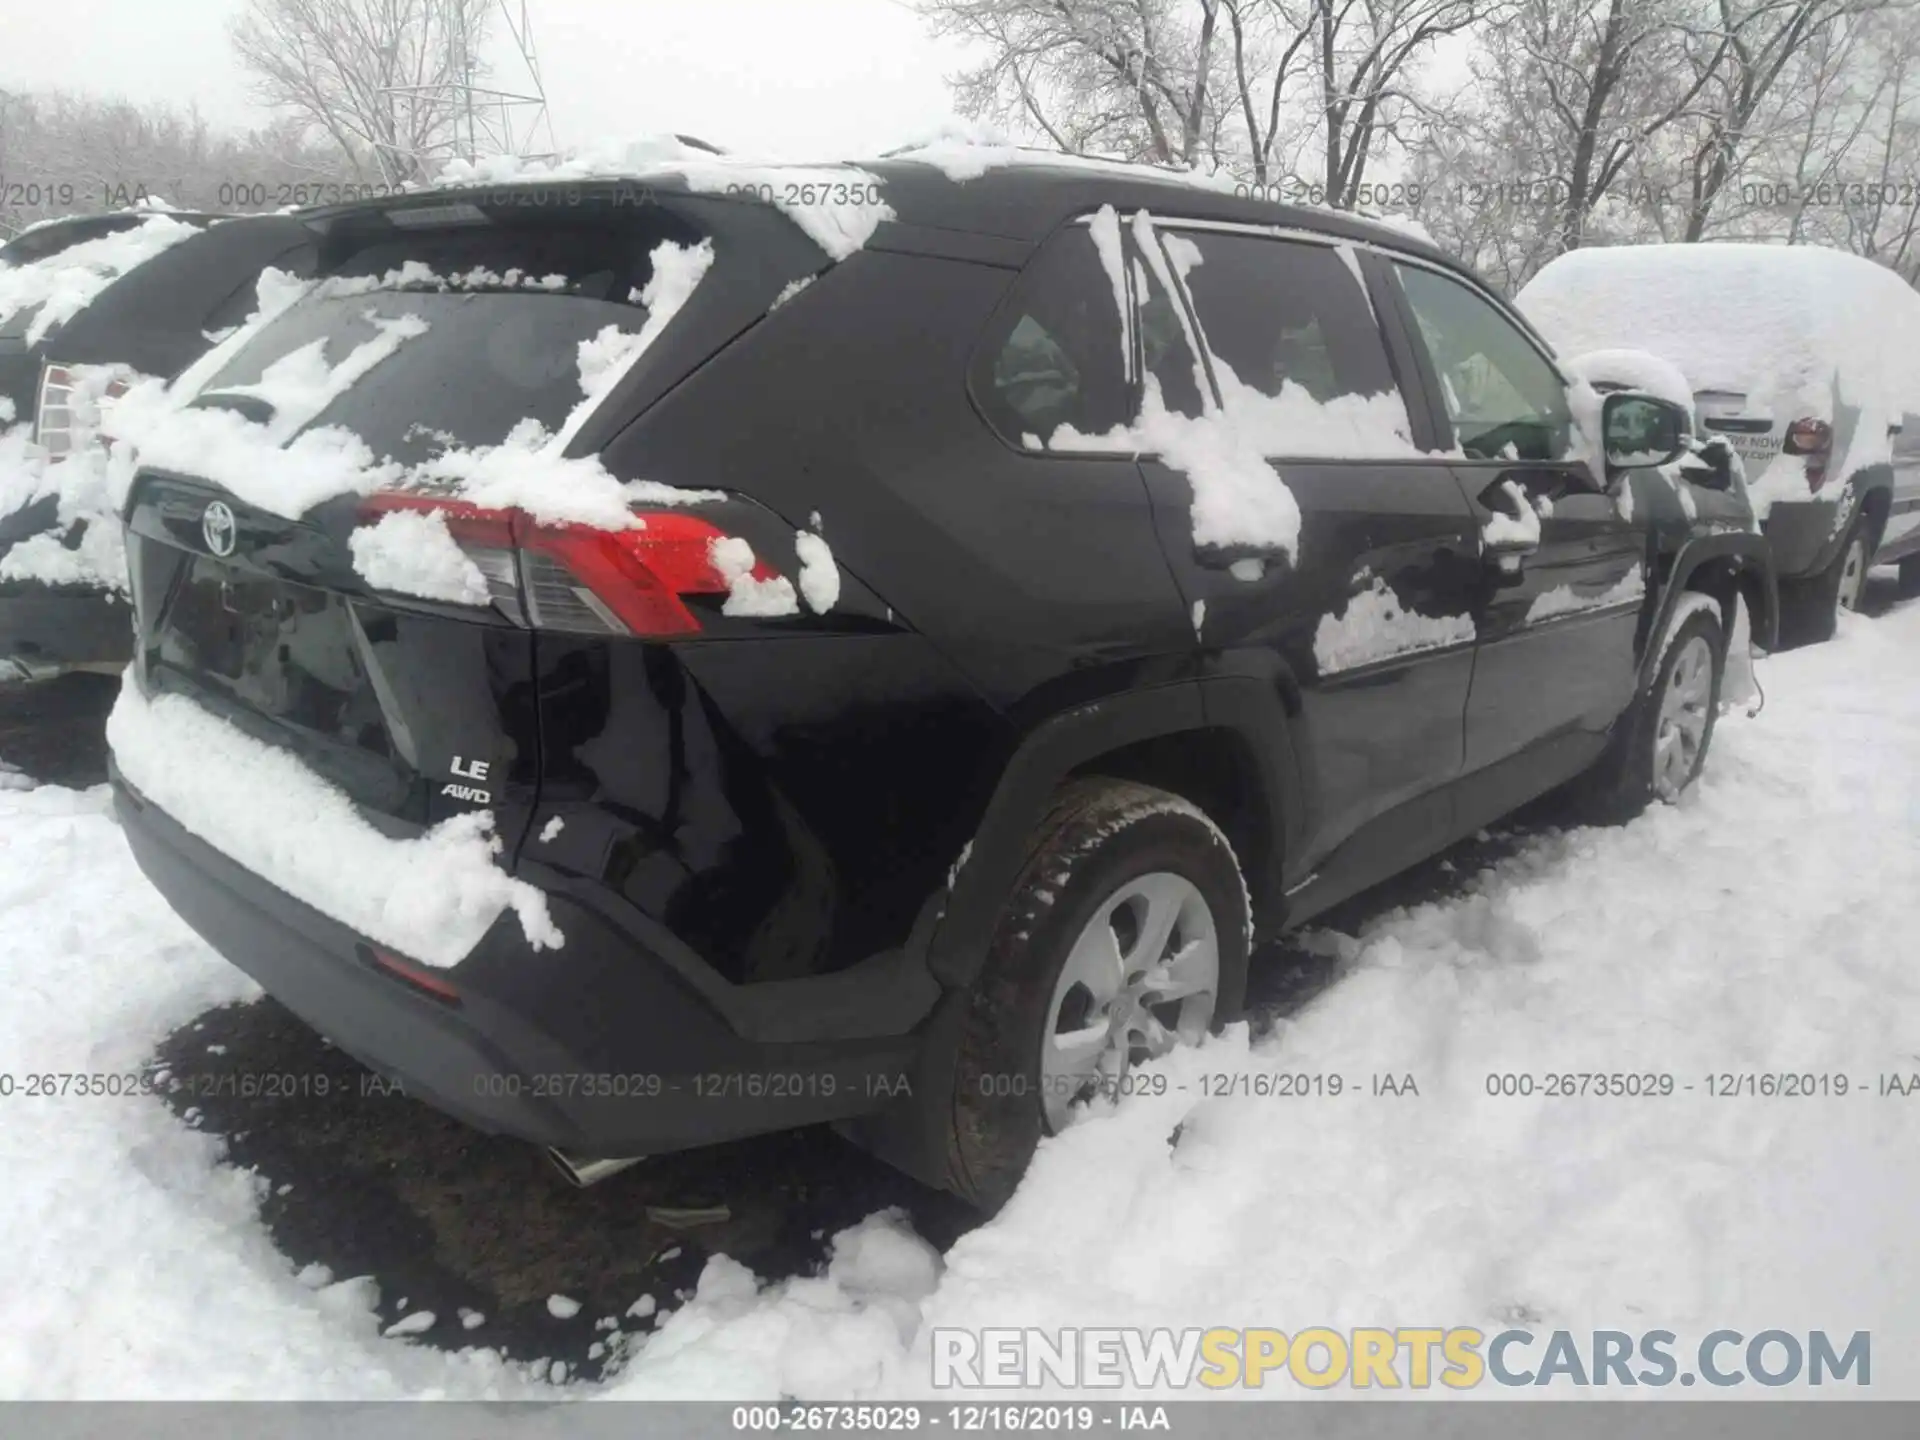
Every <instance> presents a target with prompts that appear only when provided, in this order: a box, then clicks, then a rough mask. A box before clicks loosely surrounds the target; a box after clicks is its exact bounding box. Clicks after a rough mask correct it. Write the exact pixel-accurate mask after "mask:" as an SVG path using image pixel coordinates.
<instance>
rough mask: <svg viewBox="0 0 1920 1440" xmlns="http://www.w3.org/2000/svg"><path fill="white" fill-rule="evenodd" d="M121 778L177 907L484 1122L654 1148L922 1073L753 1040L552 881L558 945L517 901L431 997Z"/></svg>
mask: <svg viewBox="0 0 1920 1440" xmlns="http://www.w3.org/2000/svg"><path fill="white" fill-rule="evenodd" d="M113 785H114V802H115V808H116V810H117V811H118V813H119V816H120V821H121V824H122V827H123V828H124V830H125V833H126V836H127V841H128V844H129V845H130V846H131V847H132V850H133V854H134V858H135V859H136V860H137V861H138V862H139V865H140V868H141V869H142V870H143V871H144V872H145V873H146V875H147V878H148V879H149V880H150V881H151V882H152V883H153V884H154V886H155V887H156V888H157V889H158V890H159V891H160V893H161V894H162V895H163V896H165V897H166V899H167V902H168V903H169V904H170V905H171V906H172V907H173V908H174V910H175V911H176V912H178V914H179V915H180V916H181V918H182V919H184V920H185V921H186V922H187V923H188V924H189V925H191V926H192V927H193V928H194V929H195V930H196V931H198V932H199V933H200V935H201V936H202V937H203V938H205V939H206V940H207V942H208V943H209V944H211V945H212V946H213V947H214V948H215V949H216V950H218V951H219V952H220V953H221V954H222V955H223V956H225V957H226V958H227V959H228V960H229V961H230V962H232V963H233V964H235V965H237V966H238V967H239V968H240V969H242V970H244V971H245V972H246V973H247V974H249V975H251V976H252V977H253V978H254V979H255V980H257V981H258V982H259V983H260V984H261V986H263V987H264V988H265V989H266V991H267V992H268V993H269V994H271V995H272V996H273V997H274V998H275V999H277V1000H279V1001H280V1002H281V1003H282V1004H284V1005H285V1006H286V1007H287V1008H288V1009H290V1010H292V1011H293V1012H294V1013H295V1014H297V1015H299V1016H300V1017H301V1018H302V1019H303V1020H305V1021H306V1022H307V1023H308V1024H309V1025H311V1026H313V1027H314V1029H316V1030H318V1031H319V1032H320V1033H321V1034H322V1035H324V1036H326V1037H327V1038H328V1039H329V1040H331V1041H332V1042H333V1043H334V1044H336V1045H338V1046H339V1047H340V1048H341V1049H343V1050H345V1051H346V1052H347V1053H349V1054H350V1055H353V1056H354V1057H355V1058H356V1059H358V1060H360V1061H361V1062H362V1063H364V1064H366V1065H367V1066H369V1067H370V1068H371V1069H373V1070H376V1071H378V1072H380V1073H381V1074H382V1075H385V1076H387V1077H388V1078H389V1079H393V1080H397V1081H399V1082H400V1084H401V1086H402V1088H403V1089H404V1090H405V1091H406V1093H408V1094H410V1095H412V1096H414V1097H415V1098H417V1099H421V1100H424V1101H425V1102H426V1103H428V1104H429V1105H432V1106H433V1107H434V1108H436V1109H438V1110H442V1111H444V1112H446V1113H447V1114H449V1115H452V1116H454V1117H455V1118H456V1119H459V1120H461V1121H464V1122H465V1123H467V1124H469V1125H472V1126H473V1127H475V1128H476V1129H480V1130H484V1131H488V1132H491V1133H497V1134H505V1135H511V1136H515V1137H517V1138H519V1139H522V1140H527V1141H530V1142H532V1143H534V1144H539V1145H552V1146H557V1147H560V1148H564V1149H567V1150H570V1151H574V1152H578V1153H581V1154H587V1155H609V1156H612V1155H622V1156H624V1155H644V1154H654V1153H659V1152H662V1151H668V1150H679V1149H686V1148H689V1147H692V1146H697V1145H704V1144H710V1143H713V1142H715V1141H721V1140H729V1139H736V1138H740V1137H743V1136H747V1135H755V1134H763V1133H766V1132H769V1131H774V1130H784V1129H791V1128H794V1127H797V1126H802V1125H810V1124H817V1123H821V1122H826V1121H835V1120H846V1119H851V1118H854V1117H856V1116H860V1115H865V1114H869V1113H872V1112H874V1111H876V1110H878V1109H880V1108H882V1107H883V1106H884V1105H885V1104H886V1102H887V1099H888V1097H889V1096H890V1095H893V1094H897V1093H898V1089H899V1077H900V1076H902V1075H904V1074H906V1073H908V1072H910V1071H911V1070H912V1068H913V1062H914V1058H915V1056H916V1054H917V1051H918V1042H917V1040H916V1039H915V1037H913V1036H906V1035H903V1036H897V1037H888V1038H877V1039H861V1040H836V1041H818V1042H808V1043H801V1044H794V1043H766V1042H754V1041H749V1040H747V1039H744V1038H742V1037H741V1036H740V1035H738V1034H737V1033H735V1032H734V1031H733V1030H732V1029H731V1028H730V1027H729V1026H728V1024H727V1022H726V1021H725V1019H724V1018H723V1017H722V1016H721V1015H720V1014H719V1013H718V1011H717V1010H716V1009H715V1008H714V1007H713V1006H712V1005H710V1004H708V1003H707V1002H706V1001H705V1000H704V999H703V998H701V997H700V996H699V995H697V994H696V993H694V991H693V990H692V989H690V988H689V987H688V986H687V985H686V984H684V982H682V981H681V980H680V979H679V978H678V977H677V976H675V974H674V973H673V972H672V970H671V968H670V967H669V966H668V965H666V964H665V963H664V962H662V961H661V960H660V959H659V958H658V957H656V956H654V955H651V954H649V953H647V952H646V951H645V950H644V949H643V948H640V947H638V946H636V945H635V943H634V942H633V941H632V940H631V939H630V938H627V937H624V936H622V935H620V934H619V933H617V932H616V931H615V930H614V929H613V928H612V927H611V926H609V925H608V924H607V923H606V922H605V921H604V920H603V919H601V918H600V917H599V916H597V915H596V914H595V913H594V912H593V911H592V910H590V909H589V908H587V907H586V906H584V905H582V904H580V903H578V902H577V901H574V900H572V899H569V898H568V897H565V896H562V895H558V894H551V893H550V894H549V897H548V901H549V906H550V909H551V911H552V914H553V918H554V920H555V922H556V923H557V924H558V925H559V927H560V929H561V931H562V932H563V933H564V934H565V936H566V943H565V945H564V946H562V947H561V948H560V949H558V950H545V951H539V952H536V951H534V950H533V949H532V948H531V947H530V946H529V945H528V944H527V942H526V939H525V937H524V936H523V935H522V934H521V932H520V927H519V923H518V921H517V920H516V919H515V918H514V917H513V915H512V913H511V912H508V913H507V914H505V915H503V916H502V917H501V920H500V921H499V922H497V923H496V924H495V925H494V927H493V928H492V929H491V930H489V931H488V932H487V934H486V936H485V937H484V938H483V939H482V940H481V942H480V944H479V945H478V946H477V947H475V949H474V951H473V953H472V954H471V955H469V956H468V958H467V959H466V960H465V961H463V962H462V963H461V964H460V965H458V966H456V967H454V968H453V969H451V970H445V971H436V972H432V973H433V974H434V976H435V978H437V979H443V980H445V981H447V982H448V983H450V984H452V985H453V986H455V987H456V988H457V989H458V991H459V993H460V998H459V1001H458V1003H451V1002H448V1001H445V1000H440V999H435V998H432V997H430V996H428V995H427V994H425V993H423V992H422V991H419V990H417V989H415V988H414V987H413V986H411V985H409V984H408V983H406V982H405V981H403V980H400V979H397V978H395V977H393V976H392V975H390V974H389V973H388V972H386V971H384V970H382V969H380V968H378V967H377V966H376V965H375V964H374V963H373V960H372V957H371V952H370V949H369V946H368V944H367V942H366V941H365V940H364V939H363V938H362V937H360V936H358V935H356V934H354V933H353V932H352V931H351V930H348V929H347V928H346V927H345V926H342V925H340V924H339V923H338V922H336V921H334V920H332V919H329V918H328V917H327V916H325V915H323V914H321V913H320V912H319V911H317V910H314V909H312V908H311V907H310V906H307V905H305V904H302V903H301V902H300V901H298V900H295V899H293V898H292V897H291V896H288V895H287V894H285V893H284V892H282V891H280V890H279V889H277V888H276V887H274V886H273V885H271V884H269V883H268V882H267V881H265V880H262V879H261V878H259V877H258V876H256V875H254V874H253V873H252V872H250V871H248V870H246V869H245V868H244V867H242V866H240V865H238V864H236V863H235V862H234V861H232V860H230V859H228V858H227V857H226V856H225V855H223V854H221V853H220V852H219V851H217V850H215V849H214V848H213V847H211V846H209V845H208V844H206V843H205V842H204V841H202V840H200V839H199V838H197V837H196V836H194V835H192V834H190V833H188V832H187V831H186V830H185V829H183V828H182V827H181V826H180V825H179V824H178V823H177V822H175V821H174V820H173V819H172V818H171V817H170V816H168V815H166V814H165V813H164V812H162V811H161V810H160V809H159V808H158V807H156V806H154V805H152V804H150V803H148V802H146V801H145V800H144V799H142V798H141V797H140V796H139V795H138V794H137V793H136V792H135V791H134V790H133V789H132V787H130V786H129V785H128V784H127V783H126V782H125V781H124V779H122V777H121V776H120V775H119V774H118V772H117V771H115V772H114V774H113Z"/></svg>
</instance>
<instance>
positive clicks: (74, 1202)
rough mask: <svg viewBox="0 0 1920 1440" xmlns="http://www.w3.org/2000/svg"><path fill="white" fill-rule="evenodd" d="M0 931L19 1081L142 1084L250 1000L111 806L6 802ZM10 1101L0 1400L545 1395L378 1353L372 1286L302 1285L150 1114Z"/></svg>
mask: <svg viewBox="0 0 1920 1440" xmlns="http://www.w3.org/2000/svg"><path fill="white" fill-rule="evenodd" d="M0 929H3V930H4V931H5V933H6V936H7V945H6V953H5V958H4V961H0V963H3V964H4V966H5V974H6V985H7V993H8V1002H7V1004H6V1005H5V1006H4V1007H0V1052H4V1053H5V1054H6V1055H7V1057H8V1066H9V1071H10V1073H13V1074H15V1076H16V1085H19V1081H18V1078H17V1077H19V1076H22V1075H26V1074H40V1075H47V1076H60V1075H71V1076H73V1077H75V1079H76V1080H78V1079H80V1078H82V1077H85V1076H88V1075H101V1076H106V1077H117V1079H118V1081H119V1082H120V1084H121V1085H122V1086H124V1085H125V1082H126V1081H127V1080H128V1079H129V1078H131V1079H132V1081H133V1082H134V1083H133V1086H131V1087H127V1088H137V1084H138V1077H139V1074H140V1072H141V1071H142V1069H143V1068H144V1067H145V1065H146V1064H147V1062H148V1060H149V1059H150V1057H151V1056H152V1054H153V1047H154V1046H155V1045H156V1044H157V1043H159V1042H160V1041H161V1040H162V1039H163V1038H165V1036H166V1035H167V1033H168V1032H169V1031H171V1030H173V1029H174V1028H175V1027H176V1026H179V1025H183V1024H186V1023H187V1022H189V1021H190V1020H192V1019H193V1018H194V1017H195V1016H196V1015H198V1014H199V1013H200V1012H202V1011H204V1010H206V1009H208V1008H209V1007H211V1006H215V1005H222V1004H228V1003H231V1002H233V1001H237V1000H244V999H247V998H249V997H251V996H255V995H258V993H259V991H258V988H257V987H256V986H255V985H254V984H253V983H252V982H251V981H250V980H248V979H247V978H246V977H245V976H244V975H242V974H241V973H240V971H238V970H236V969H234V968H233V967H232V966H231V965H229V964H227V963H226V962H225V961H224V960H222V959H221V958H220V957H219V956H218V955H216V954H214V953H213V951H212V950H210V949H208V948H207V946H206V945H205V944H203V943H202V942H201V941H200V939H199V938H198V937H197V936H196V935H194V933H193V932H192V931H191V930H189V929H188V928H187V926H186V925H185V924H184V923H182V922H181V921H180V920H179V919H177V918H176V917H175V916H174V914H173V912H172V911H171V910H169V909H168V908H167V905H166V902H165V901H163V900H162V899H161V898H160V897H159V895H158V894H156V893H155V892H154V890H153V889H152V887H151V886H149V885H148V884H147V883H146V881H145V879H144V878H143V877H142V876H141V874H140V871H139V870H138V868H137V867H136V866H135V865H134V863H133V856H132V855H131V854H130V853H129V852H128V850H127V845H126V841H125V839H124V838H123V837H122V835H121V832H120V829H119V827H118V826H117V825H115V824H114V821H113V816H112V814H111V812H110V809H109V802H108V796H107V792H106V790H105V789H104V788H101V789H96V790H91V791H87V792H85V793H79V792H75V791H71V790H63V789H60V788H57V787H55V786H50V785H43V786H40V787H38V788H36V789H30V790H20V791H15V790H9V789H6V788H4V787H0ZM23 1088H24V1087H21V1088H17V1089H16V1090H15V1093H14V1094H13V1095H12V1096H11V1097H10V1098H9V1099H8V1100H7V1101H6V1103H5V1105H4V1106H0V1173H3V1174H4V1175H5V1176H6V1183H5V1184H4V1185H0V1230H4V1232H5V1233H6V1234H7V1235H8V1236H9V1237H10V1239H11V1242H12V1243H11V1244H10V1246H9V1253H8V1258H7V1283H6V1284H4V1285H0V1335H4V1336H5V1337H6V1339H5V1342H4V1343H3V1344H0V1395H6V1396H8V1397H9V1398H14V1399H18V1398H24V1397H27V1396H36V1397H42V1398H47V1399H53V1398H60V1397H77V1396H85V1397H88V1398H92V1399H100V1400H137V1399H147V1400H159V1399H171V1400H188V1399H210V1398H215V1397H218V1398H222V1399H239V1398H243V1397H244V1398H251V1399H258V1400H269V1399H294V1398H304V1399H327V1398H336V1397H338V1396H340V1395H341V1394H342V1393H343V1391H350V1392H351V1393H352V1394H354V1395H356V1396H358V1397H360V1398H362V1399H368V1400H372V1399H401V1398H404V1397H407V1396H413V1395H424V1394H433V1393H436V1392H438V1393H446V1394H451V1395H459V1396H472V1397H475V1398H497V1399H522V1398H531V1397H534V1396H538V1395H547V1396H551V1395H552V1393H553V1392H552V1391H551V1389H549V1388H548V1387H547V1386H546V1385H545V1384H542V1383H537V1382H535V1381H534V1380H533V1379H531V1378H530V1377H529V1376H528V1375H527V1374H526V1372H525V1370H524V1369H523V1368H522V1367H520V1366H517V1365H510V1364H508V1363H506V1362H504V1361H502V1360H501V1358H500V1357H499V1356H498V1355H497V1354H495V1353H494V1352H493V1351H490V1350H484V1349H473V1350H468V1351H466V1352H464V1353H461V1354H458V1355H447V1354H442V1353H440V1352H438V1351H433V1350H425V1349H419V1348H416V1347H413V1346H409V1345H403V1344H397V1343H395V1342H393V1341H388V1340H383V1339H381V1338H380V1330H379V1322H378V1317H377V1316H376V1315H375V1314H374V1313H373V1311H372V1308H371V1307H372V1303H373V1299H374V1297H375V1296H376V1295H377V1293H378V1285H377V1282H376V1281H375V1280H374V1279H373V1277H370V1276H354V1277H350V1278H344V1279H342V1280H341V1281H340V1282H339V1283H337V1284H330V1283H329V1281H330V1279H331V1277H329V1276H326V1275H324V1273H323V1272H322V1273H314V1272H309V1273H308V1274H307V1276H306V1283H303V1280H302V1278H301V1277H300V1276H299V1275H298V1274H297V1273H296V1270H295V1267H294V1266H292V1265H291V1264H289V1263H288V1261H287V1259H286V1257H285V1256H283V1255H281V1254H280V1253H279V1252H278V1251H276V1250H275V1249H274V1247H273V1245H272V1243H271V1241H270V1240H269V1238H268V1236H267V1233H266V1230H265V1228H264V1227H263V1226H262V1225H261V1224H260V1220H259V1211H260V1205H261V1203H262V1201H263V1200H264V1199H265V1198H266V1197H265V1194H264V1191H265V1185H264V1183H263V1182H262V1181H261V1180H260V1179H259V1178H258V1177H257V1176H255V1175H253V1174H251V1173H249V1172H247V1171H243V1170H236V1169H234V1168H232V1167H231V1166H230V1165H227V1164H224V1163H222V1154H221V1144H220V1142H219V1141H218V1140H216V1139H214V1138H213V1137H211V1136H208V1135H203V1134H199V1133H196V1132H195V1131H193V1130H190V1129H188V1128H186V1127H184V1126H183V1125H182V1124H181V1123H180V1121H179V1120H178V1119H177V1118H176V1117H175V1116H174V1114H173V1113H172V1112H171V1111H170V1110H169V1109H168V1108H167V1107H166V1105H165V1104H164V1103H163V1102H162V1101H160V1100H159V1099H157V1098H153V1097H147V1096H140V1095H124V1094H123V1095H111V1094H109V1095H101V1094H93V1095H87V1096H80V1095H78V1094H68V1095H66V1096H64V1097H62V1096H60V1095H57V1094H56V1095H54V1096H52V1097H51V1098H44V1097H28V1096H26V1095H25V1094H24V1093H22V1089H23ZM316 1281H317V1284H315V1283H313V1282H316ZM81 1317H85V1318H84V1321H82V1319H81ZM76 1325H79V1326H80V1329H79V1330H76V1328H75V1327H76ZM83 1333H84V1335H85V1339H84V1340H82V1339H81V1338H80V1337H81V1335H82V1334H83Z"/></svg>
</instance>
